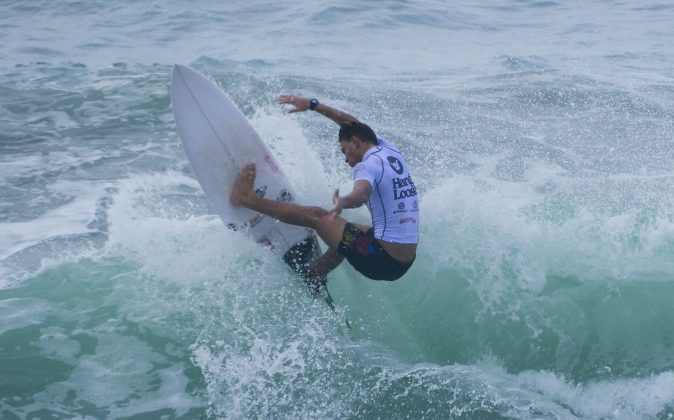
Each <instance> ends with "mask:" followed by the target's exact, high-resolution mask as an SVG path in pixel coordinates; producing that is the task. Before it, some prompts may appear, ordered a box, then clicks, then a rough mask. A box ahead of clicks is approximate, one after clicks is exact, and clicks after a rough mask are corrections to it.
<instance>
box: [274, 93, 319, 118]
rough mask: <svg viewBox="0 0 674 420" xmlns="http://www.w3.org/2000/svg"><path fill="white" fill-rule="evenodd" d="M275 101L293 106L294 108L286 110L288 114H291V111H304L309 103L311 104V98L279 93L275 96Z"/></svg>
mask: <svg viewBox="0 0 674 420" xmlns="http://www.w3.org/2000/svg"><path fill="white" fill-rule="evenodd" d="M276 102H278V103H279V104H282V105H286V104H287V105H292V106H294V107H295V108H293V109H291V110H290V111H288V113H290V114H292V113H293V112H304V111H306V110H307V109H309V105H311V99H309V98H303V97H301V96H292V95H281V96H279V97H278V98H276Z"/></svg>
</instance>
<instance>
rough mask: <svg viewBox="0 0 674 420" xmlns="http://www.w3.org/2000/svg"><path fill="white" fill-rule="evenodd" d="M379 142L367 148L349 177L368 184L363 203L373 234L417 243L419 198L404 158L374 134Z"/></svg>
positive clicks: (392, 145) (395, 148) (377, 236)
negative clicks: (369, 187)
mask: <svg viewBox="0 0 674 420" xmlns="http://www.w3.org/2000/svg"><path fill="white" fill-rule="evenodd" d="M377 140H378V141H379V144H378V145H377V146H375V147H373V148H371V149H370V150H368V151H367V152H366V153H365V155H364V156H363V161H362V162H360V163H358V164H356V166H355V167H354V172H353V179H354V182H355V181H359V180H361V179H364V180H366V181H368V182H369V183H370V185H371V186H372V194H370V198H369V199H368V201H367V202H366V203H365V204H366V205H367V208H368V209H369V210H370V214H371V215H372V226H373V227H374V236H375V238H377V239H380V240H382V241H387V242H396V243H401V244H416V243H418V242H419V201H418V198H419V197H418V196H417V188H416V187H415V185H414V182H413V181H412V176H411V175H410V172H409V168H408V166H407V162H406V161H405V158H404V157H403V155H402V154H401V153H400V151H399V150H398V148H397V147H396V146H395V145H394V144H393V143H391V142H390V141H388V140H386V139H383V138H381V137H377Z"/></svg>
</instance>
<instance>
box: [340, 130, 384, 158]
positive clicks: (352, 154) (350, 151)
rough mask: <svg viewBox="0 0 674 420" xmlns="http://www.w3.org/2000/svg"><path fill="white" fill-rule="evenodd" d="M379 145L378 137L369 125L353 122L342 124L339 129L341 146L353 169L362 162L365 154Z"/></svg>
mask: <svg viewBox="0 0 674 420" xmlns="http://www.w3.org/2000/svg"><path fill="white" fill-rule="evenodd" d="M377 143H378V142H377V136H376V135H375V134H374V131H372V129H371V128H370V127H369V126H368V125H367V124H363V123H361V122H358V121H352V122H348V123H344V124H342V126H341V127H340V129H339V146H340V147H341V149H342V153H344V158H345V160H346V163H348V164H349V166H351V167H354V166H356V164H357V163H359V162H361V161H362V160H363V155H364V154H365V152H367V151H368V150H369V149H370V148H371V147H373V146H375V145H376V144H377Z"/></svg>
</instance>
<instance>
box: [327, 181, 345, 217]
mask: <svg viewBox="0 0 674 420" xmlns="http://www.w3.org/2000/svg"><path fill="white" fill-rule="evenodd" d="M332 203H333V204H334V205H335V208H333V209H332V210H330V215H331V216H332V217H333V218H335V217H337V216H339V215H340V214H341V213H342V209H343V208H344V205H345V204H346V203H345V200H344V197H340V196H339V188H337V189H336V190H335V193H334V194H333V195H332Z"/></svg>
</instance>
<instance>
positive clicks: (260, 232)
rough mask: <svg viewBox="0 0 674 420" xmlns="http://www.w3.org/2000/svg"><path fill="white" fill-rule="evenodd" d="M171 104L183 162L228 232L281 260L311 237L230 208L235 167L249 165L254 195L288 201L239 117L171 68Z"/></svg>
mask: <svg viewBox="0 0 674 420" xmlns="http://www.w3.org/2000/svg"><path fill="white" fill-rule="evenodd" d="M171 103H172V105H173V113H174V115H175V122H176V127H177V128H178V133H179V135H180V139H181V140H182V143H183V146H184V148H185V153H186V154H187V158H188V160H189V162H190V165H191V166H192V169H194V173H195V174H196V176H197V179H198V180H199V184H201V187H202V188H203V190H204V193H205V194H206V197H207V198H208V201H209V203H210V204H211V206H212V207H213V209H214V210H215V211H216V212H217V214H218V215H219V216H220V218H221V219H222V221H223V222H224V223H225V225H227V226H228V227H230V228H232V229H236V230H238V231H243V232H247V233H248V234H249V235H250V236H252V237H253V238H254V239H255V240H256V241H257V242H259V243H261V244H264V245H266V246H269V247H270V248H271V249H273V250H274V251H276V252H278V253H280V255H282V256H283V255H285V254H286V252H287V251H288V250H289V249H291V248H292V247H293V246H294V245H295V244H297V243H298V242H301V241H303V240H304V239H306V238H308V237H310V236H312V231H311V230H309V229H306V228H302V227H298V226H292V225H287V224H284V223H280V222H278V221H277V220H275V219H272V218H271V217H268V216H265V215H262V214H260V213H257V212H255V211H252V210H249V209H242V208H237V207H232V206H231V205H230V204H229V195H230V192H231V190H232V187H233V185H234V181H235V179H236V176H237V174H238V173H239V171H240V169H241V167H242V166H243V165H244V164H246V163H248V162H252V163H255V165H256V168H257V177H256V180H255V190H256V193H257V194H258V195H261V196H264V197H266V198H269V199H273V200H282V201H293V197H294V195H295V194H294V192H293V190H292V188H291V186H290V183H289V181H288V179H287V178H286V176H285V175H284V174H283V172H282V171H281V168H280V166H279V164H278V162H277V161H276V159H274V156H273V155H272V154H271V152H270V150H269V148H268V147H267V146H266V145H265V144H264V142H263V141H262V139H261V138H260V136H259V135H258V134H257V133H256V132H255V129H253V126H252V125H251V124H250V122H249V121H248V119H247V118H246V116H245V115H243V113H242V112H241V111H240V110H239V109H238V108H237V107H236V105H234V103H232V101H231V100H230V99H229V98H228V97H227V96H226V95H225V94H224V93H223V92H222V90H221V89H220V88H219V87H218V86H216V85H215V84H214V83H213V82H211V81H210V80H208V79H207V78H206V77H204V76H203V75H201V74H200V73H198V72H196V71H195V70H192V69H191V68H189V67H185V66H181V65H175V66H174V67H173V75H172V80H171Z"/></svg>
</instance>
